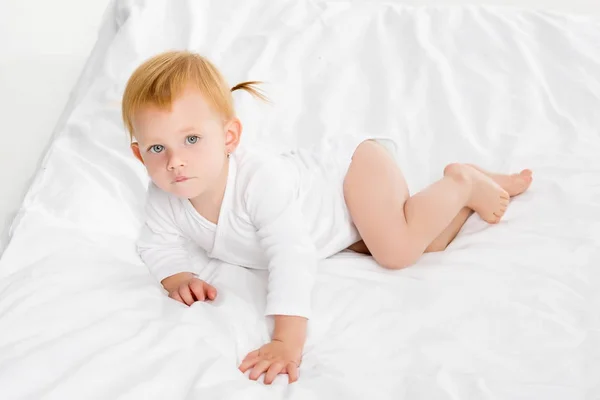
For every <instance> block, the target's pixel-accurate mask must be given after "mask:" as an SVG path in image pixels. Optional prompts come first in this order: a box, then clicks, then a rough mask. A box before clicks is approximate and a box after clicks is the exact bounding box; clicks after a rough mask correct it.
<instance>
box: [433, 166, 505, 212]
mask: <svg viewBox="0 0 600 400" xmlns="http://www.w3.org/2000/svg"><path fill="white" fill-rule="evenodd" d="M444 175H446V176H453V177H457V178H460V179H467V180H468V181H469V182H470V183H471V185H472V190H471V195H470V197H469V200H468V202H467V207H469V208H470V209H472V210H473V211H475V212H476V213H477V214H479V216H480V217H481V219H483V220H484V221H486V222H488V223H490V224H497V223H498V222H500V219H502V216H503V215H504V213H505V212H506V207H508V203H509V201H510V196H509V194H508V193H507V192H506V190H504V189H503V188H502V187H501V186H500V185H499V184H498V183H496V182H495V181H494V180H493V179H492V178H490V177H489V176H487V175H486V174H484V173H483V172H480V171H479V170H477V169H476V168H474V167H472V166H469V165H467V164H450V165H448V166H447V167H446V168H445V169H444Z"/></svg>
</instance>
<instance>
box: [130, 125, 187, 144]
mask: <svg viewBox="0 0 600 400" xmlns="http://www.w3.org/2000/svg"><path fill="white" fill-rule="evenodd" d="M192 131H198V129H197V128H196V127H193V126H186V127H185V128H181V129H178V130H177V132H176V133H188V132H192ZM145 142H146V143H159V142H161V140H158V139H157V138H149V139H147V140H145ZM138 143H139V141H138ZM144 144H145V143H144ZM150 146H152V145H150Z"/></svg>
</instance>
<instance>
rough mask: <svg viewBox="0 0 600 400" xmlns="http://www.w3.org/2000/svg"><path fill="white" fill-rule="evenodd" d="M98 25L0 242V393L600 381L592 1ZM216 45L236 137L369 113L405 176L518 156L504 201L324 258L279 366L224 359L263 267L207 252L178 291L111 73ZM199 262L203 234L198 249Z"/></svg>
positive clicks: (271, 392)
mask: <svg viewBox="0 0 600 400" xmlns="http://www.w3.org/2000/svg"><path fill="white" fill-rule="evenodd" d="M112 11H113V12H112V13H109V14H107V15H108V16H109V18H107V22H106V25H105V27H106V26H115V30H114V31H111V30H110V29H104V31H103V33H104V35H103V36H101V38H100V42H99V45H98V47H97V48H96V50H95V52H94V54H93V55H92V58H91V59H90V60H91V61H90V63H88V66H87V68H86V72H85V73H84V75H83V77H82V79H81V80H80V82H79V84H78V86H77V87H76V88H75V89H74V92H73V93H74V95H73V102H72V103H71V104H70V106H69V107H68V108H67V110H66V112H65V114H64V116H63V118H62V119H61V124H60V125H59V126H58V128H57V132H56V136H55V138H54V141H53V144H52V147H51V149H50V151H49V152H48V154H47V156H46V157H45V159H44V162H43V166H42V168H41V169H40V170H39V172H38V173H37V176H36V178H35V180H34V182H33V184H32V186H31V188H30V190H29V192H28V194H27V197H26V198H25V200H24V203H23V206H22V208H21V211H20V213H19V216H18V218H17V220H16V221H15V223H14V225H13V229H12V238H11V241H10V243H9V244H8V246H7V248H6V250H5V252H4V253H3V255H2V259H1V260H0V349H1V350H0V388H1V393H2V394H1V396H0V397H2V398H3V399H21V398H36V399H37V398H44V399H61V400H62V399H71V398H85V399H117V398H123V399H142V398H143V399H165V398H168V399H184V398H211V399H213V398H214V399H217V398H218V399H221V398H229V399H239V398H244V399H264V398H278V399H332V398H344V399H364V398H377V399H570V400H571V399H596V398H600V375H599V374H598V370H599V368H600V334H599V332H600V330H599V329H600V322H599V317H600V313H599V311H598V310H600V295H599V293H600V291H599V290H598V288H599V287H600V202H599V200H598V199H599V198H600V157H599V156H598V155H599V154H600V134H599V133H598V132H599V127H600V112H598V110H600V78H599V77H600V46H599V43H600V22H599V21H598V20H597V19H593V18H584V17H574V16H563V15H555V14H547V13H540V12H528V11H520V10H504V9H498V8H480V7H461V8H444V7H426V8H409V7H403V6H401V5H398V4H395V3H393V2H387V1H359V0H355V1H324V0H311V1H308V0H306V1H305V0H293V1H292V0H281V1H277V2H273V1H268V0H250V1H244V2H239V1H234V0H207V1H202V2H200V1H192V0H189V1H185V0H181V1H177V2H174V1H167V0H153V1H144V0H136V1H134V0H131V1H121V2H118V3H116V4H115V7H114V9H113V10H112ZM171 48H188V49H192V50H195V51H199V52H201V53H203V54H204V55H206V56H208V57H209V58H210V59H212V60H214V62H215V63H216V64H217V66H218V67H219V68H220V69H221V70H222V71H223V73H224V75H225V76H226V78H227V79H228V80H229V82H230V84H231V85H233V84H235V83H238V82H240V81H244V80H264V81H266V82H267V84H266V85H265V86H264V89H265V91H266V92H267V94H268V95H269V96H270V98H271V100H272V103H271V104H262V103H260V102H258V101H257V100H255V99H253V98H251V97H250V96H248V95H246V94H244V93H238V92H236V94H235V99H236V106H237V109H238V113H239V116H240V118H241V120H242V122H243V125H244V137H243V140H244V141H248V142H252V143H264V144H265V146H269V147H272V148H274V149H277V150H286V149H290V148H293V147H295V146H299V147H309V146H312V145H315V144H319V143H328V142H331V141H335V140H336V139H337V138H339V137H341V136H342V135H347V134H362V133H378V134H379V133H382V134H385V135H386V136H389V137H391V138H393V139H395V140H396V141H397V142H398V143H399V149H398V159H399V163H400V165H401V167H402V169H403V171H404V173H405V175H406V177H407V179H408V182H409V186H410V189H411V191H414V190H418V189H420V188H422V187H423V186H425V185H426V184H428V183H430V182H431V181H432V180H434V179H436V178H438V177H439V176H440V174H441V171H442V169H443V167H444V166H445V164H447V163H449V162H453V161H464V162H473V163H478V164H481V165H482V166H483V167H486V168H489V169H493V170H502V171H516V170H518V169H520V168H522V167H529V168H532V169H533V170H534V171H535V172H534V173H535V181H534V183H533V186H532V187H531V189H530V191H529V192H527V193H526V194H524V195H522V196H520V197H518V198H516V199H515V200H514V201H513V202H512V203H511V206H510V207H509V209H508V211H507V214H506V216H505V219H504V220H503V222H502V223H500V224H499V225H497V226H488V225H486V224H485V223H483V222H482V221H481V220H480V219H478V218H477V217H473V218H471V219H469V220H468V221H467V223H466V225H465V227H464V229H463V231H462V232H461V233H460V234H459V235H458V237H457V238H456V240H455V241H454V242H453V243H452V245H451V246H450V247H449V248H448V250H447V251H445V252H443V253H438V254H428V255H426V256H424V257H423V258H422V259H421V260H420V261H419V263H418V264H417V265H416V266H414V267H412V268H409V269H406V270H403V271H397V272H390V271H385V270H383V269H382V268H380V267H379V266H377V265H376V264H375V263H374V261H373V260H372V259H371V258H370V257H366V256H359V255H356V254H353V253H350V252H344V253H342V254H339V255H337V256H335V257H332V258H330V259H327V260H325V261H324V262H322V263H320V265H319V266H318V271H319V272H318V274H317V278H316V284H315V289H314V292H313V298H312V302H313V310H314V315H313V318H312V319H311V323H310V325H309V334H308V340H307V344H306V348H305V353H304V359H303V363H302V366H301V369H300V380H299V381H298V382H297V383H296V384H294V385H292V386H291V387H288V386H287V384H286V378H285V377H284V376H281V377H278V378H277V380H276V382H275V384H274V386H273V387H265V386H262V385H261V384H260V383H256V382H252V381H250V380H248V379H247V378H246V377H244V376H243V375H242V374H241V373H240V372H239V371H238V370H237V366H238V364H239V362H240V361H241V359H242V358H243V357H244V356H245V355H246V354H247V352H249V351H251V350H254V349H256V348H258V347H259V346H260V345H262V344H263V343H265V342H266V341H267V340H268V339H269V331H270V329H271V328H272V326H271V321H270V320H269V319H267V320H265V318H264V316H263V311H264V309H265V286H266V276H265V274H264V273H262V272H261V271H252V270H247V269H243V268H239V267H235V266H232V265H230V264H226V263H221V262H210V263H209V264H208V266H207V267H206V269H205V270H204V271H203V275H202V277H203V278H204V279H207V280H209V281H210V282H211V283H213V284H214V285H215V286H216V288H217V290H218V291H219V294H218V297H217V299H216V300H215V301H214V302H213V303H201V304H194V305H193V306H192V307H190V308H188V307H185V306H184V305H182V304H180V303H176V302H175V301H173V300H171V299H169V298H168V297H167V296H166V294H165V293H164V291H163V290H162V289H161V287H160V285H159V284H158V283H157V282H156V280H155V278H154V277H152V276H151V275H150V273H149V272H148V269H147V268H146V267H145V266H144V264H143V263H142V262H141V260H140V259H139V257H138V255H137V253H136V249H135V240H136V238H137V234H138V232H139V230H140V227H141V226H142V223H143V219H142V217H143V204H144V200H145V197H144V193H145V191H146V187H147V183H148V181H147V177H146V175H145V171H144V170H143V167H142V166H141V165H139V163H138V162H137V161H136V160H135V159H134V158H133V157H132V156H131V154H130V152H129V149H128V142H127V137H126V133H125V130H124V128H123V124H122V123H121V121H120V111H119V106H120V97H121V94H122V91H123V89H124V86H125V82H126V80H127V78H128V77H129V75H130V74H131V72H132V71H133V69H134V68H135V67H136V66H137V65H139V63H141V62H142V61H143V60H144V59H146V58H147V57H149V56H151V55H153V54H155V53H157V52H159V51H163V50H166V49H171ZM194 257H197V258H198V262H202V261H201V260H200V258H201V257H202V255H201V254H194Z"/></svg>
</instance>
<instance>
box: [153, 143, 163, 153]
mask: <svg viewBox="0 0 600 400" xmlns="http://www.w3.org/2000/svg"><path fill="white" fill-rule="evenodd" d="M164 149H165V146H163V145H162V144H155V145H153V146H150V149H149V150H150V152H151V153H155V154H158V153H160V152H161V151H163V150H164Z"/></svg>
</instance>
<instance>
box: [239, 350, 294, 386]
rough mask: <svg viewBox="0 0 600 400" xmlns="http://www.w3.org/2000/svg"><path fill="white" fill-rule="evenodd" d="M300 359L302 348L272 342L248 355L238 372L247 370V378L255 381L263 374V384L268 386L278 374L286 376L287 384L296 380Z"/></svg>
mask: <svg viewBox="0 0 600 400" xmlns="http://www.w3.org/2000/svg"><path fill="white" fill-rule="evenodd" d="M301 358H302V346H298V345H293V344H290V343H285V342H282V341H279V340H273V341H272V342H271V343H267V344H265V345H264V346H263V347H261V348H260V349H258V350H254V351H253V352H251V353H249V354H248V355H247V356H246V358H244V360H243V361H242V364H241V365H240V366H239V370H240V371H242V372H243V373H245V372H246V371H248V370H249V369H251V370H252V371H250V376H249V378H250V379H252V380H253V381H255V380H257V379H258V377H259V376H261V375H262V374H263V373H264V374H265V380H264V382H265V384H267V385H270V384H271V383H273V381H274V380H275V377H277V375H279V374H287V375H288V382H289V383H293V382H296V381H297V380H298V367H299V366H300V359H301Z"/></svg>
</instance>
